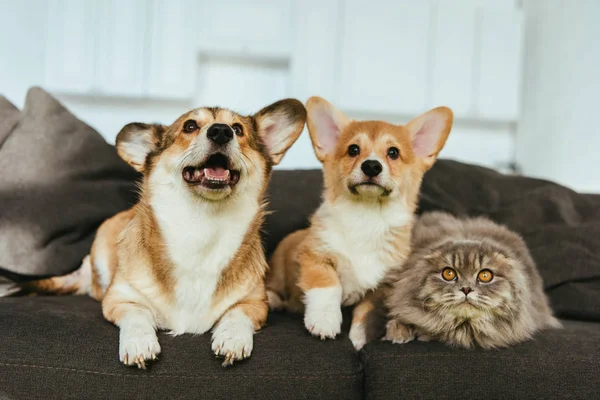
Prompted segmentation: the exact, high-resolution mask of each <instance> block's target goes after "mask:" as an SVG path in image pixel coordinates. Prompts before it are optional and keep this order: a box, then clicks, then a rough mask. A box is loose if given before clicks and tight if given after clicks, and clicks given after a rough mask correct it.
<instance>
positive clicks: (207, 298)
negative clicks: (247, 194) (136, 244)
mask: <svg viewBox="0 0 600 400" xmlns="http://www.w3.org/2000/svg"><path fill="white" fill-rule="evenodd" d="M152 203H153V204H152V206H153V208H154V211H155V215H156V218H157V221H158V223H159V226H160V228H161V233H162V234H163V237H164V240H165V245H166V247H167V252H168V254H169V256H170V258H171V261H172V263H173V265H174V268H173V271H171V274H172V277H173V280H174V282H175V287H174V288H173V290H174V297H175V301H174V302H173V304H171V305H170V306H169V307H168V309H167V310H166V311H165V312H164V314H165V315H163V316H162V318H161V319H162V320H163V321H165V326H164V327H163V328H166V329H169V330H170V331H171V332H172V333H173V334H181V333H204V332H206V331H207V330H209V329H210V328H211V327H212V326H213V324H214V323H215V321H216V320H217V319H218V318H219V317H220V316H221V315H222V314H223V312H225V311H226V310H227V308H228V307H229V306H231V305H232V304H234V303H235V302H236V301H238V300H239V299H241V298H242V297H243V295H244V294H245V293H244V292H243V289H244V288H239V289H240V290H239V295H236V294H232V295H229V296H227V299H225V300H223V301H221V302H220V303H219V304H215V303H214V302H213V295H214V293H215V290H216V288H217V285H218V282H219V279H220V276H221V273H222V272H223V270H224V269H225V268H226V267H227V266H228V265H229V264H230V262H231V261H232V259H233V257H234V256H235V254H236V252H237V250H238V249H239V247H240V245H241V244H242V241H243V239H244V236H245V234H246V232H247V229H248V227H249V225H250V223H251V221H252V219H253V218H254V216H255V215H256V211H257V210H258V205H257V204H256V202H254V203H255V204H252V202H251V201H249V199H248V201H245V199H240V202H239V203H238V202H236V203H237V204H230V205H229V206H228V207H227V209H226V210H217V209H215V207H214V205H212V204H210V203H207V202H202V201H199V200H197V199H194V198H192V197H191V196H186V195H174V194H173V193H172V192H171V193H168V194H166V195H165V196H161V195H160V194H157V196H155V198H154V199H153V202H152Z"/></svg>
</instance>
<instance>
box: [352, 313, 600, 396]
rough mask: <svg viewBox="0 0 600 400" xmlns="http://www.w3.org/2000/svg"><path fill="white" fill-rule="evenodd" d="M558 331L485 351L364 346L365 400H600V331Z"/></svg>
mask: <svg viewBox="0 0 600 400" xmlns="http://www.w3.org/2000/svg"><path fill="white" fill-rule="evenodd" d="M562 322H563V324H564V329H557V330H549V331H545V332H541V333H540V334H538V335H537V336H536V337H535V338H534V340H532V341H529V342H525V343H522V344H520V345H517V346H514V347H511V348H507V349H501V350H493V351H489V350H488V351H486V350H482V349H474V350H465V349H457V348H451V347H449V346H445V345H443V344H441V343H436V342H430V343H422V342H418V341H415V342H410V343H407V344H403V345H395V344H391V343H388V342H381V341H380V342H373V343H370V344H367V345H366V346H365V348H364V349H363V351H362V352H361V360H362V362H363V367H364V371H365V397H366V398H367V399H415V398H419V399H446V398H450V399H459V398H461V399H484V398H494V399H532V398H536V399H549V398H560V399H563V398H573V399H592V398H598V393H599V392H600V380H599V379H598V376H600V324H598V323H594V322H576V321H562Z"/></svg>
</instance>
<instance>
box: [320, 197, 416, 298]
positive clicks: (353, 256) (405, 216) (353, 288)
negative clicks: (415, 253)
mask: <svg viewBox="0 0 600 400" xmlns="http://www.w3.org/2000/svg"><path fill="white" fill-rule="evenodd" d="M317 216H318V217H319V218H320V219H321V221H322V222H323V226H324V228H325V229H322V230H320V232H319V236H320V238H321V240H322V242H323V244H324V245H325V249H324V250H326V251H327V252H328V253H329V254H332V255H333V256H334V257H335V259H336V262H337V273H338V276H339V279H340V282H341V285H342V303H343V304H344V305H351V304H354V303H356V302H357V301H358V300H360V299H361V297H362V296H363V295H364V294H365V292H366V291H367V290H370V289H374V288H375V287H377V285H378V284H379V282H381V280H382V279H383V277H384V275H385V273H386V272H387V271H388V269H389V268H391V267H393V266H395V265H396V264H397V263H398V254H397V251H396V249H395V245H396V244H395V243H394V241H393V238H392V237H391V234H390V231H391V230H392V229H394V228H397V227H400V226H404V225H407V224H409V223H410V222H411V220H412V218H413V215H412V212H410V211H408V210H407V208H406V207H405V206H404V205H403V204H401V203H392V204H386V205H385V206H381V205H379V204H364V203H358V202H352V201H349V200H343V201H339V202H338V203H336V204H335V205H332V204H329V203H324V204H323V206H322V207H321V208H320V209H319V211H318V212H317Z"/></svg>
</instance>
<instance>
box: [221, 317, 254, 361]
mask: <svg viewBox="0 0 600 400" xmlns="http://www.w3.org/2000/svg"><path fill="white" fill-rule="evenodd" d="M253 336H254V328H253V327H252V321H250V319H249V318H248V317H247V316H246V315H244V314H243V313H242V312H241V311H239V312H238V310H234V311H230V312H229V313H228V314H227V315H225V316H224V317H223V318H222V319H221V321H219V323H218V324H217V326H216V327H215V329H214V330H213V334H212V351H213V352H214V353H215V354H216V355H217V356H218V357H225V360H224V361H223V366H224V367H227V366H229V365H231V364H233V362H234V361H239V360H243V359H245V358H248V357H250V354H252V347H253Z"/></svg>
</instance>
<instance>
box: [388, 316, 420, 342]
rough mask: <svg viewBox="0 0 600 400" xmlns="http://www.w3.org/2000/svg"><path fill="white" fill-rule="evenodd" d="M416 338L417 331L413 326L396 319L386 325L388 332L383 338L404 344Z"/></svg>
mask: <svg viewBox="0 0 600 400" xmlns="http://www.w3.org/2000/svg"><path fill="white" fill-rule="evenodd" d="M414 339H415V332H414V330H413V329H412V328H410V327H408V326H406V325H404V324H402V323H400V322H398V321H395V320H391V321H388V323H387V325H386V334H385V336H384V338H383V340H388V341H390V342H392V343H396V344H402V343H407V342H410V341H412V340H414Z"/></svg>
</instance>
